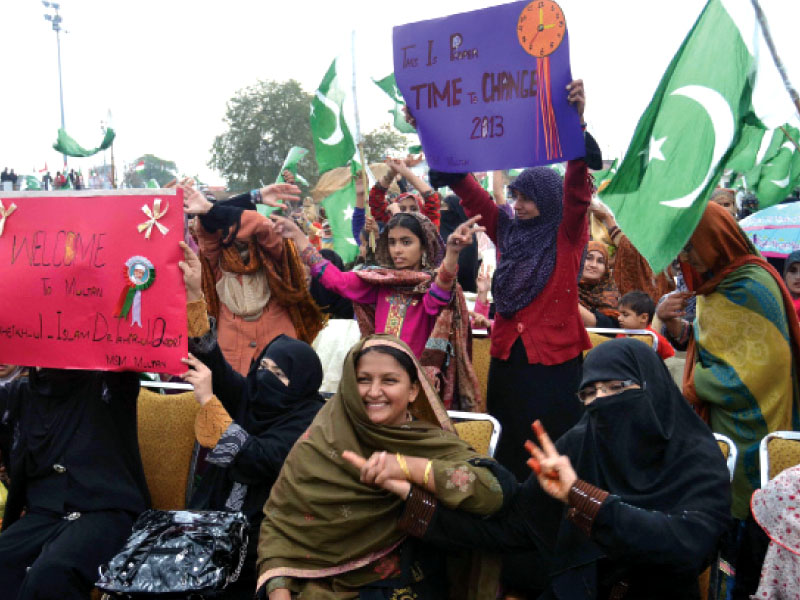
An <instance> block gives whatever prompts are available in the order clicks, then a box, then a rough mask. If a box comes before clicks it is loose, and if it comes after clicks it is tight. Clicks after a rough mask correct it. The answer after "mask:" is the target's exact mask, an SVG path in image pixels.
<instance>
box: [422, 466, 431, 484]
mask: <svg viewBox="0 0 800 600" xmlns="http://www.w3.org/2000/svg"><path fill="white" fill-rule="evenodd" d="M432 468H433V461H432V460H428V464H426V465H425V474H424V475H423V476H422V485H423V486H425V487H428V481H429V480H430V478H431V469H432Z"/></svg>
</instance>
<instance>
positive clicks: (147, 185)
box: [145, 179, 161, 189]
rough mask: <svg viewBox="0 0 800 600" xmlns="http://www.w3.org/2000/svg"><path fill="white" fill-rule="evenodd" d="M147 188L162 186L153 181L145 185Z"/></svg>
mask: <svg viewBox="0 0 800 600" xmlns="http://www.w3.org/2000/svg"><path fill="white" fill-rule="evenodd" d="M145 187H146V188H150V189H153V188H160V187H161V186H160V185H158V182H157V181H156V180H155V179H151V180H150V181H148V182H147V183H146V184H145Z"/></svg>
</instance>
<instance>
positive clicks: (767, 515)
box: [751, 466, 800, 598]
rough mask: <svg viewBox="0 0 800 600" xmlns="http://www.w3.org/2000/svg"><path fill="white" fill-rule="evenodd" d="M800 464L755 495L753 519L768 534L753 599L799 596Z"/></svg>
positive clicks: (783, 472) (752, 502)
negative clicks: (798, 504)
mask: <svg viewBox="0 0 800 600" xmlns="http://www.w3.org/2000/svg"><path fill="white" fill-rule="evenodd" d="M798 498H800V466H795V467H791V468H789V469H786V470H785V471H782V472H781V473H780V474H778V475H777V476H776V477H775V478H774V479H771V480H770V481H769V483H767V485H766V486H764V487H763V488H762V489H760V490H756V491H755V493H754V494H753V498H752V501H751V507H752V511H753V518H754V519H755V520H756V523H758V524H759V525H760V526H761V528H762V529H763V530H764V533H766V534H767V536H769V539H770V542H769V548H768V549H767V555H766V557H765V558H764V565H763V567H762V568H761V582H760V583H759V586H758V591H757V592H756V594H755V596H753V598H797V597H798V595H800V512H798V510H797V501H798Z"/></svg>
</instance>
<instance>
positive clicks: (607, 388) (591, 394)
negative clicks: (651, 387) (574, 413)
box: [578, 379, 639, 404]
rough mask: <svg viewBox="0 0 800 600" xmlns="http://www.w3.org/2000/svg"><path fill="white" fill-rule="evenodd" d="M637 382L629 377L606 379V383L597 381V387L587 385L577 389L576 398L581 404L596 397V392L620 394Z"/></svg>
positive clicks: (608, 394)
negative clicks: (615, 379) (620, 379)
mask: <svg viewBox="0 0 800 600" xmlns="http://www.w3.org/2000/svg"><path fill="white" fill-rule="evenodd" d="M638 385H639V384H638V383H636V382H635V381H633V380H631V379H626V380H625V381H607V382H606V383H598V384H597V387H592V386H587V387H585V388H583V389H582V390H578V400H580V401H581V402H582V403H583V404H589V403H591V402H594V399H595V398H597V392H599V391H601V390H602V392H603V394H605V395H606V396H614V395H616V394H621V393H622V392H624V391H625V390H626V389H628V388H629V387H633V386H638Z"/></svg>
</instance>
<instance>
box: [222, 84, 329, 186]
mask: <svg viewBox="0 0 800 600" xmlns="http://www.w3.org/2000/svg"><path fill="white" fill-rule="evenodd" d="M310 106H311V94H308V93H306V92H304V91H303V88H302V87H301V86H300V84H299V83H298V82H297V81H295V80H294V79H290V80H288V81H282V82H279V81H258V82H257V83H256V84H255V85H252V86H250V87H247V88H245V89H243V90H239V91H238V92H237V93H236V95H235V96H234V97H233V98H231V99H230V100H229V101H228V105H227V109H226V111H225V119H224V121H225V124H226V125H227V131H225V133H223V134H222V135H218V136H217V137H216V138H215V139H214V145H213V146H212V148H211V160H210V161H209V163H208V164H209V166H210V167H212V168H214V169H217V170H218V171H220V172H221V173H222V176H223V177H224V178H225V179H226V181H227V183H228V188H229V189H230V190H232V191H242V190H248V189H254V188H257V187H260V186H261V185H267V184H269V183H272V182H274V181H275V179H276V178H277V177H278V171H279V170H280V168H281V165H283V160H284V159H285V158H286V154H287V153H288V152H289V149H290V148H291V147H292V146H302V147H303V148H307V149H308V150H309V151H310V152H309V153H308V154H307V155H306V157H305V158H304V159H303V160H302V161H301V162H300V165H299V169H298V170H299V172H300V173H301V174H302V175H303V176H304V177H305V178H306V179H308V180H309V182H311V183H312V184H313V183H314V182H315V181H316V180H317V167H316V161H315V160H314V144H313V141H312V139H311V126H310V125H309V122H308V113H309V110H310V109H309V107H310Z"/></svg>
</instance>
